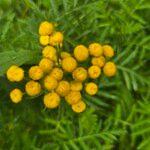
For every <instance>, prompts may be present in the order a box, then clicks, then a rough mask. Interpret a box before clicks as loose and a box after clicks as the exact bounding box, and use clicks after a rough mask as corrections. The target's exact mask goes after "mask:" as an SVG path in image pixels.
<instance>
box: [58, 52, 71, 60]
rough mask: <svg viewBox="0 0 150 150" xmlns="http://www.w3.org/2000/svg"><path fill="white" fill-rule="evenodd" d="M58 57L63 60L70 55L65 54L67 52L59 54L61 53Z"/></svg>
mask: <svg viewBox="0 0 150 150" xmlns="http://www.w3.org/2000/svg"><path fill="white" fill-rule="evenodd" d="M60 57H61V58H62V59H64V58H67V57H71V55H70V54H69V53H67V52H61V53H60Z"/></svg>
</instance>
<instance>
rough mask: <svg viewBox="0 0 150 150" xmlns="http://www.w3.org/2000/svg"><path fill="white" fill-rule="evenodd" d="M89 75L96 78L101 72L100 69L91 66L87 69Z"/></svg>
mask: <svg viewBox="0 0 150 150" xmlns="http://www.w3.org/2000/svg"><path fill="white" fill-rule="evenodd" d="M88 74H89V77H90V78H92V79H96V78H98V77H99V76H100V74H101V69H100V68H99V67H98V66H91V67H89V69H88Z"/></svg>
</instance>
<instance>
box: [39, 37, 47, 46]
mask: <svg viewBox="0 0 150 150" xmlns="http://www.w3.org/2000/svg"><path fill="white" fill-rule="evenodd" d="M48 43H49V36H48V35H45V36H43V35H42V36H40V44H41V45H43V46H46V45H48Z"/></svg>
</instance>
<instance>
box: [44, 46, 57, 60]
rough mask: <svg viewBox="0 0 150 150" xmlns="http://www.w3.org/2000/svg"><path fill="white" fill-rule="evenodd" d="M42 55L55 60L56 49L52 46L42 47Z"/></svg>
mask: <svg viewBox="0 0 150 150" xmlns="http://www.w3.org/2000/svg"><path fill="white" fill-rule="evenodd" d="M42 54H43V57H45V58H49V59H51V60H53V61H56V49H55V48H54V47H52V46H46V47H44V49H43V51H42Z"/></svg>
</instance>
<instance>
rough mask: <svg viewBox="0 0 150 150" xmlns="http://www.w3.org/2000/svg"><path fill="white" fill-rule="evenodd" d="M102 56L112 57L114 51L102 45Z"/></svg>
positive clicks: (108, 46)
mask: <svg viewBox="0 0 150 150" xmlns="http://www.w3.org/2000/svg"><path fill="white" fill-rule="evenodd" d="M103 51H104V56H106V57H110V58H111V57H113V56H114V50H113V48H112V47H111V46H110V45H104V46H103Z"/></svg>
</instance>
